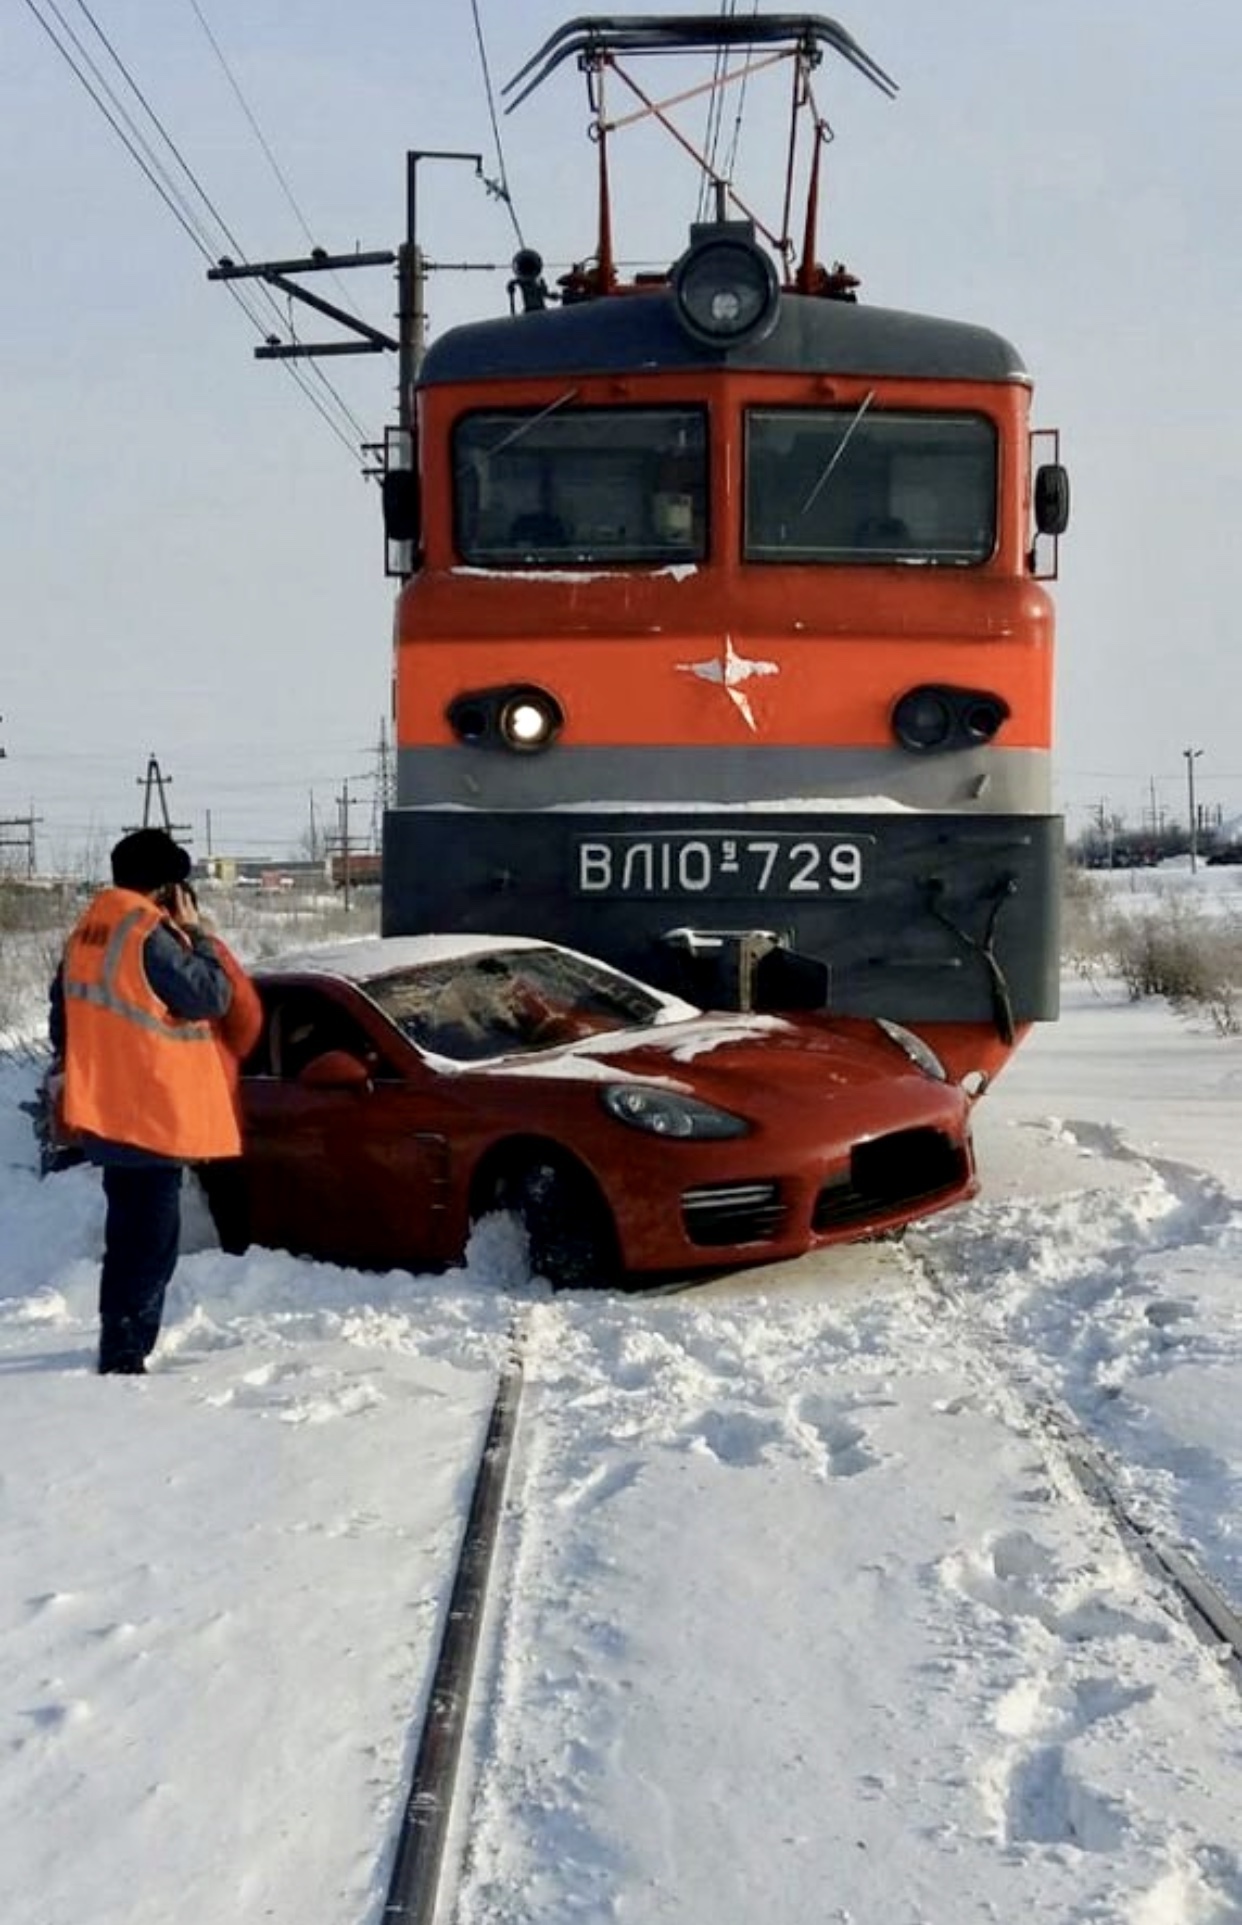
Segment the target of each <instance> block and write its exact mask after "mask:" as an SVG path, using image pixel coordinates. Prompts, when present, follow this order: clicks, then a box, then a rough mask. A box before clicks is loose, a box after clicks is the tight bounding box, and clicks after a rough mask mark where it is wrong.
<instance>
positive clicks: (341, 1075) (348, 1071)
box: [297, 1049, 371, 1090]
mask: <svg viewBox="0 0 1242 1925" xmlns="http://www.w3.org/2000/svg"><path fill="white" fill-rule="evenodd" d="M297 1080H298V1082H299V1083H301V1084H302V1085H303V1087H304V1088H306V1089H357V1090H364V1089H369V1088H370V1086H371V1072H370V1070H369V1069H368V1068H367V1066H366V1064H365V1063H364V1062H362V1061H361V1060H360V1059H359V1058H358V1057H357V1056H351V1055H350V1053H349V1051H348V1050H347V1049H326V1050H325V1051H324V1052H323V1055H322V1056H315V1057H312V1059H311V1061H310V1062H309V1063H308V1064H307V1065H306V1068H305V1069H304V1070H302V1071H301V1073H300V1074H299V1076H298V1079H297Z"/></svg>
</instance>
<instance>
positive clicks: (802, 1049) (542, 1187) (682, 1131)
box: [209, 936, 976, 1287]
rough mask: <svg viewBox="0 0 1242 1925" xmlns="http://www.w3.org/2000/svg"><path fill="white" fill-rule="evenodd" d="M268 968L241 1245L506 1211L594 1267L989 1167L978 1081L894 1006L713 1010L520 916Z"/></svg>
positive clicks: (695, 1255)
mask: <svg viewBox="0 0 1242 1925" xmlns="http://www.w3.org/2000/svg"><path fill="white" fill-rule="evenodd" d="M256 981H257V983H258V986H259V989H260V992H261V994H262V997H263V1003H264V1007H265V1010H266V1022H265V1025H264V1031H263V1036H262V1038H261V1041H260V1043H259V1046H258V1048H257V1050H256V1051H255V1053H254V1054H253V1056H252V1057H251V1058H250V1059H249V1060H248V1061H247V1063H246V1065H245V1066H244V1072H243V1076H242V1084H241V1090H242V1104H243V1109H244V1114H245V1129H246V1154H245V1159H244V1163H243V1165H242V1166H241V1172H240V1175H241V1181H240V1183H235V1182H234V1181H232V1180H230V1179H229V1178H228V1176H227V1174H226V1175H225V1176H224V1177H223V1178H222V1180H220V1181H211V1180H210V1179H209V1193H210V1194H211V1197H212V1203H213V1208H214V1209H215V1210H216V1214H217V1222H218V1223H219V1225H220V1228H221V1236H222V1241H223V1242H224V1243H225V1247H226V1248H232V1249H237V1248H242V1247H244V1246H245V1244H246V1243H247V1242H254V1243H258V1244H265V1245H271V1246H275V1247H278V1248H283V1249H289V1250H294V1251H297V1252H300V1253H302V1254H305V1255H308V1256H314V1257H321V1258H326V1259H328V1260H330V1261H333V1262H340V1263H347V1264H355V1265H360V1266H364V1267H378V1268H390V1267H401V1268H416V1269H428V1268H436V1267H439V1266H442V1265H445V1264H450V1263H455V1262H458V1261H460V1260H461V1258H462V1256H463V1253H464V1250H465V1245H466V1241H467V1238H468V1236H469V1233H470V1228H471V1225H472V1224H473V1223H474V1222H476V1221H477V1220H478V1219H479V1218H480V1217H482V1216H484V1215H486V1214H487V1213H488V1212H489V1211H493V1210H512V1211H514V1212H516V1213H517V1215H518V1216H519V1217H520V1218H521V1219H522V1221H523V1222H524V1224H525V1227H526V1230H527V1232H528V1235H529V1242H530V1259H531V1268H532V1270H533V1271H534V1273H535V1274H537V1275H540V1276H542V1277H544V1278H546V1279H547V1281H548V1282H549V1283H551V1284H553V1285H554V1286H557V1287H579V1286H584V1285H588V1284H596V1283H604V1282H608V1281H620V1280H621V1279H623V1278H624V1277H626V1276H633V1277H647V1278H651V1277H652V1276H654V1275H660V1274H663V1275H670V1276H671V1275H679V1274H680V1275H684V1274H688V1273H693V1272H695V1271H720V1270H722V1269H726V1268H729V1267H732V1266H738V1265H743V1264H749V1263H759V1262H770V1261H772V1260H773V1259H775V1258H781V1257H793V1256H797V1255H798V1254H800V1253H801V1252H802V1251H805V1250H809V1249H813V1248H816V1247H818V1246H819V1245H821V1244H827V1243H835V1242H838V1241H840V1240H842V1239H847V1238H856V1237H860V1236H866V1235H871V1234H873V1233H874V1232H876V1231H878V1230H887V1229H891V1228H893V1227H895V1226H897V1225H900V1224H903V1223H907V1222H909V1221H910V1219H911V1218H913V1217H919V1216H924V1215H926V1214H928V1213H929V1212H931V1211H933V1210H939V1209H943V1208H944V1207H945V1206H946V1205H948V1204H951V1203H956V1202H958V1201H960V1200H961V1199H962V1198H964V1197H969V1196H971V1195H972V1194H973V1193H974V1190H975V1188H976V1179H975V1170H974V1159H973V1154H972V1149H971V1139H970V1126H969V1113H970V1102H969V1099H968V1097H967V1096H966V1095H965V1094H964V1093H963V1091H962V1090H960V1089H958V1088H957V1087H955V1086H954V1085H952V1084H950V1083H949V1082H947V1081H946V1080H945V1077H944V1073H943V1071H942V1070H941V1068H940V1066H939V1064H938V1063H937V1062H936V1059H935V1057H934V1056H933V1055H932V1053H931V1052H930V1050H929V1049H928V1048H927V1047H926V1045H924V1044H923V1043H921V1042H920V1041H919V1039H918V1038H917V1037H914V1036H911V1035H909V1034H908V1033H907V1032H906V1031H903V1030H901V1029H899V1028H897V1027H896V1026H894V1025H884V1024H880V1023H875V1022H863V1021H850V1022H845V1021H840V1022H838V1021H834V1020H832V1019H830V1018H827V1017H824V1016H798V1017H789V1018H786V1017H778V1016H771V1015H748V1014H739V1013H727V1014H705V1013H704V1012H702V1011H700V1010H698V1009H695V1008H693V1007H692V1006H691V1005H690V1004H688V1003H684V1002H681V1001H680V1000H678V999H677V998H676V997H672V996H667V995H665V994H663V993H662V992H661V991H659V990H655V989H652V988H649V987H648V986H647V985H645V984H643V983H640V982H637V981H635V980H634V979H633V978H632V977H629V976H625V975H621V974H620V973H618V972H617V971H616V970H614V969H611V968H609V967H607V966H606V965H604V964H603V963H599V962H595V961H592V960H591V959H590V958H588V957H586V956H582V955H579V954H577V953H576V952H574V951H571V950H567V949H562V948H559V947H557V946H556V945H554V944H551V943H545V942H532V941H523V940H521V939H518V938H515V937H503V938H502V937H488V936H460V937H453V936H409V937H391V938H377V939H372V940H362V941H358V942H351V943H345V944H341V945H339V946H337V947H332V948H323V949H316V950H313V951H309V952H307V953H306V954H305V955H301V956H295V957H290V958H286V959H283V960H282V961H281V962H279V963H277V964H273V965H271V966H268V967H265V968H264V969H262V970H261V971H259V972H257V973H256ZM236 1176H237V1172H236V1170H235V1171H234V1172H233V1177H234V1178H236ZM243 1192H244V1194H242V1193H243Z"/></svg>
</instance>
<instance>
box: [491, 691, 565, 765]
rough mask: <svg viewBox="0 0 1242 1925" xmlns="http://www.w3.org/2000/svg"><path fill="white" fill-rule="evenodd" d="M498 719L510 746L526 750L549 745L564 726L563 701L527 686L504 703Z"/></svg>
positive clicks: (502, 733) (505, 739)
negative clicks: (562, 721) (554, 699)
mask: <svg viewBox="0 0 1242 1925" xmlns="http://www.w3.org/2000/svg"><path fill="white" fill-rule="evenodd" d="M498 722H499V728H500V733H501V737H502V738H503V740H504V741H505V742H506V743H507V745H508V746H509V748H511V749H518V750H521V751H525V752H526V753H529V752H530V751H531V750H532V749H546V748H547V746H548V743H549V742H550V741H551V740H552V739H553V737H554V736H555V735H556V734H557V733H558V731H559V729H560V726H561V711H560V705H559V704H558V703H556V702H554V701H553V699H552V697H551V696H550V695H545V694H544V693H543V691H542V689H524V690H523V691H522V692H521V693H520V694H518V695H512V696H510V698H509V700H508V701H507V702H504V703H502V705H501V708H500V713H499V717H498Z"/></svg>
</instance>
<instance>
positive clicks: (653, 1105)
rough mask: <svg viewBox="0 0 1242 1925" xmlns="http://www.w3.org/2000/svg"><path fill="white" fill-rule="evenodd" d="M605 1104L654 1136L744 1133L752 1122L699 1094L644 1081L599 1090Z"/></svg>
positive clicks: (612, 1112)
mask: <svg viewBox="0 0 1242 1925" xmlns="http://www.w3.org/2000/svg"><path fill="white" fill-rule="evenodd" d="M600 1097H601V1100H602V1102H603V1105H604V1108H605V1109H606V1110H607V1111H608V1114H609V1115H610V1116H615V1117H616V1119H617V1121H618V1123H628V1124H629V1125H630V1126H631V1128H632V1129H636V1130H648V1131H649V1132H650V1133H651V1135H652V1136H679V1137H699V1138H703V1137H717V1138H719V1137H723V1136H745V1135H746V1134H747V1132H748V1130H749V1129H750V1124H749V1123H748V1122H747V1121H746V1119H745V1117H743V1116H733V1115H731V1114H730V1112H729V1111H728V1110H718V1109H716V1108H714V1106H713V1105H712V1104H711V1103H700V1101H699V1099H698V1097H697V1096H679V1095H678V1094H677V1092H676V1091H675V1090H666V1089H653V1088H652V1087H651V1086H650V1084H644V1083H609V1084H608V1085H607V1087H606V1088H605V1089H603V1090H601V1091H600Z"/></svg>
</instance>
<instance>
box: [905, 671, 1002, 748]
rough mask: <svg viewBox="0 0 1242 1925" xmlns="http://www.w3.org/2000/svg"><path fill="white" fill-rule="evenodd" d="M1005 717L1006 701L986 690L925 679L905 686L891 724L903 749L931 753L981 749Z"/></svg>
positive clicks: (995, 732)
mask: <svg viewBox="0 0 1242 1925" xmlns="http://www.w3.org/2000/svg"><path fill="white" fill-rule="evenodd" d="M1008 718H1009V704H1008V702H1007V701H1006V700H1005V698H1004V696H1003V695H994V694H993V693H992V691H991V690H990V689H985V688H951V687H949V686H947V685H946V684H943V683H932V682H927V683H924V684H923V685H922V686H921V687H920V688H911V689H907V690H906V693H905V694H904V695H903V696H902V697H901V699H900V701H899V702H897V703H896V704H895V705H894V708H893V714H892V726H893V734H894V735H895V736H896V737H897V740H898V741H899V742H900V743H901V746H902V748H903V749H909V750H910V751H911V752H912V753H913V754H915V755H931V754H934V753H935V751H936V750H937V749H978V748H982V747H983V746H984V744H985V743H987V742H990V741H991V740H992V737H993V736H994V735H995V734H997V732H998V731H999V729H1000V728H1001V726H1002V724H1003V723H1004V722H1006V721H1007V720H1008Z"/></svg>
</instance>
